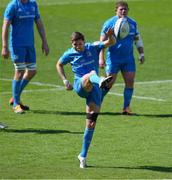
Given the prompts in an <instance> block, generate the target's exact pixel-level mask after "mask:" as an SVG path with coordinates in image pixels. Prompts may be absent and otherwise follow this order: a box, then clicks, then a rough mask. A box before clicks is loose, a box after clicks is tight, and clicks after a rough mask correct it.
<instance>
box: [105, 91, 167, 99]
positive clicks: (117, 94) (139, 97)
mask: <svg viewBox="0 0 172 180" xmlns="http://www.w3.org/2000/svg"><path fill="white" fill-rule="evenodd" d="M108 94H110V95H116V96H123V94H119V93H114V92H111V91H110V92H109V93H108ZM132 97H133V98H136V99H144V100H152V101H160V102H166V100H164V99H157V98H153V97H146V96H144V97H143V96H135V95H133V96H132Z"/></svg>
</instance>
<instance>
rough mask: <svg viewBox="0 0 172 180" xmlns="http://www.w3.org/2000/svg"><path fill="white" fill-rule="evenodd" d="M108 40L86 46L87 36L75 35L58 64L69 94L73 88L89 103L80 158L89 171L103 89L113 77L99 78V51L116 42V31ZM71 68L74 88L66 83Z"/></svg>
mask: <svg viewBox="0 0 172 180" xmlns="http://www.w3.org/2000/svg"><path fill="white" fill-rule="evenodd" d="M106 35H107V40H106V41H104V42H99V41H98V42H95V43H93V44H91V43H85V38H84V35H83V34H82V33H80V32H74V33H72V36H71V43H72V48H70V49H68V50H67V51H65V53H64V54H63V55H62V56H61V57H60V59H59V60H58V62H57V65H56V68H57V71H58V74H59V75H60V77H61V79H62V80H63V83H64V85H65V87H66V89H67V90H72V89H73V88H74V90H75V92H76V93H77V94H78V95H79V96H80V97H82V98H85V99H86V127H85V132H84V137H83V143H82V150H81V152H80V154H79V155H78V159H79V161H80V168H85V167H86V158H87V152H88V149H89V146H90V143H91V140H92V136H93V133H94V129H95V126H96V120H97V117H98V114H99V112H100V107H101V97H102V90H101V89H102V88H106V87H107V86H108V83H109V82H110V81H111V80H112V77H111V76H107V77H106V78H100V77H99V76H98V68H99V67H98V61H99V53H100V50H101V49H103V48H105V47H109V46H110V45H112V44H114V43H115V42H116V40H115V38H114V36H113V30H112V29H109V30H108V31H106ZM68 63H69V64H71V65H72V71H73V73H74V76H75V77H74V84H73V86H72V85H71V84H70V83H69V81H68V80H67V77H66V75H65V71H64V66H65V65H66V64H68Z"/></svg>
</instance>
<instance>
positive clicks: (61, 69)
mask: <svg viewBox="0 0 172 180" xmlns="http://www.w3.org/2000/svg"><path fill="white" fill-rule="evenodd" d="M63 66H64V65H63V64H62V63H61V62H60V60H59V61H58V62H57V64H56V69H57V72H58V74H59V76H60V78H61V79H62V81H63V84H64V85H65V88H66V90H72V89H73V87H72V85H71V84H70V82H69V81H68V80H67V77H66V74H65V71H64V67H63Z"/></svg>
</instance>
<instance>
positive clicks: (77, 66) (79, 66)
mask: <svg viewBox="0 0 172 180" xmlns="http://www.w3.org/2000/svg"><path fill="white" fill-rule="evenodd" d="M93 63H94V59H93V60H91V61H89V62H85V63H83V64H78V65H76V66H75V67H76V68H81V67H84V66H87V65H89V64H93Z"/></svg>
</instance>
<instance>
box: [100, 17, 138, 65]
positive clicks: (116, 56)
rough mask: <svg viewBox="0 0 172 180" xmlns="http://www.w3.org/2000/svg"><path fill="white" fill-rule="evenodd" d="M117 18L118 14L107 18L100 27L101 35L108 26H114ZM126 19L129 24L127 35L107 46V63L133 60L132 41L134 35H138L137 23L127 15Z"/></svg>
mask: <svg viewBox="0 0 172 180" xmlns="http://www.w3.org/2000/svg"><path fill="white" fill-rule="evenodd" d="M117 19H118V16H114V17H112V18H110V19H108V20H107V21H106V22H105V23H104V25H103V27H102V30H101V35H105V32H106V31H107V30H108V29H109V28H114V25H115V23H116V21H117ZM127 20H128V22H129V26H130V32H129V35H128V36H127V37H126V38H124V39H121V40H119V39H118V41H117V43H116V44H115V45H112V46H111V47H109V48H107V55H106V63H107V64H113V62H115V63H120V62H121V63H122V62H132V61H134V55H133V42H134V37H135V36H136V35H138V34H139V32H138V29H137V23H136V22H135V21H134V20H133V19H131V18H129V17H127Z"/></svg>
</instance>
